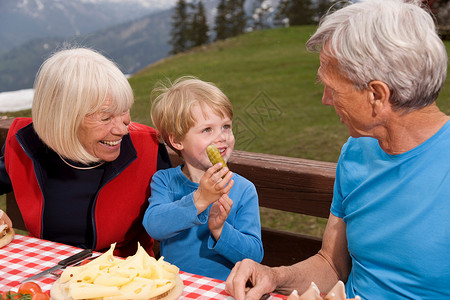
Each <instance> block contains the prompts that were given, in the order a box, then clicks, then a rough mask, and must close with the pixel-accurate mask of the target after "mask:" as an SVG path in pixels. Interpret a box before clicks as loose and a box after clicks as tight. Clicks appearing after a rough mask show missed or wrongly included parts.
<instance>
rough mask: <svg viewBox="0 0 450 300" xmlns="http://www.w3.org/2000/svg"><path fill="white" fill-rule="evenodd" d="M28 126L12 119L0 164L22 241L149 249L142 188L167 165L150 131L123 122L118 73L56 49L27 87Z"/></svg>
mask: <svg viewBox="0 0 450 300" xmlns="http://www.w3.org/2000/svg"><path fill="white" fill-rule="evenodd" d="M34 88H35V95H34V99H33V107H32V119H30V118H16V119H15V120H14V122H13V124H12V125H11V127H10V130H9V132H8V137H7V140H6V144H5V146H4V148H3V151H4V152H3V153H4V155H3V157H1V158H0V193H7V192H10V191H14V194H15V197H16V200H17V203H18V206H19V208H20V211H21V214H22V216H23V219H24V222H25V225H26V227H27V229H28V231H29V233H30V235H31V236H35V237H39V238H42V239H47V240H52V241H56V242H61V243H65V244H70V245H74V246H77V247H81V248H91V249H95V250H97V251H102V250H104V249H109V247H110V244H111V243H117V245H116V249H117V250H116V252H115V254H116V255H122V256H127V255H130V254H134V253H135V251H136V249H137V243H138V241H139V242H140V243H141V245H142V246H143V247H144V248H145V249H146V250H147V251H148V252H149V253H153V252H152V246H153V240H152V239H151V238H150V237H149V236H148V235H147V234H146V232H145V229H144V228H143V226H142V218H143V214H144V212H145V210H146V208H147V205H148V202H147V199H148V197H149V195H150V181H151V178H152V175H153V174H154V173H155V172H156V170H158V169H162V168H167V167H169V166H170V160H169V158H168V155H167V152H166V148H165V146H164V145H162V144H160V143H159V142H158V138H157V131H156V130H154V129H153V128H150V127H148V126H144V125H141V124H137V123H132V122H131V120H130V108H131V106H132V104H133V101H134V98H133V92H132V90H131V87H130V85H129V83H128V80H127V79H126V78H125V76H124V75H123V73H122V72H121V71H120V70H119V69H118V68H117V66H116V65H115V64H114V63H113V62H111V61H110V60H108V59H107V58H105V57H104V56H102V55H101V54H99V53H97V52H95V51H93V50H90V49H84V48H76V49H68V50H62V51H60V52H57V53H56V54H54V55H53V56H51V57H50V58H49V59H47V60H46V61H45V62H44V63H43V65H42V66H41V68H40V70H39V72H38V74H37V77H36V81H35V86H34Z"/></svg>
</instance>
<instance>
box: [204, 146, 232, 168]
mask: <svg viewBox="0 0 450 300" xmlns="http://www.w3.org/2000/svg"><path fill="white" fill-rule="evenodd" d="M206 154H208V158H209V160H210V161H211V163H212V164H213V166H214V165H215V164H217V163H222V168H225V167H227V164H226V163H225V160H224V159H223V157H222V155H220V152H219V149H217V147H216V146H215V145H209V146H208V147H206Z"/></svg>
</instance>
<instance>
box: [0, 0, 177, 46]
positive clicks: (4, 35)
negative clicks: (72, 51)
mask: <svg viewBox="0 0 450 300" xmlns="http://www.w3.org/2000/svg"><path fill="white" fill-rule="evenodd" d="M174 4H175V0H170V1H164V0H70V1H67V0H1V1H0V53H1V52H5V51H7V50H10V49H12V48H13V47H16V46H19V45H21V44H23V43H25V42H28V41H30V40H33V39H37V38H44V37H67V36H75V35H84V34H87V33H90V32H93V31H96V30H99V29H101V28H106V27H109V26H113V25H116V24H120V23H123V22H126V21H130V20H133V19H137V18H140V17H142V16H144V15H148V14H150V13H155V12H157V11H161V10H167V9H168V8H170V7H173V6H174Z"/></svg>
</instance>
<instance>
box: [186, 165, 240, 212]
mask: <svg viewBox="0 0 450 300" xmlns="http://www.w3.org/2000/svg"><path fill="white" fill-rule="evenodd" d="M222 177H223V178H222ZM231 177H233V172H231V171H230V170H229V169H228V168H222V164H221V163H218V164H215V165H214V166H212V167H211V168H209V169H208V170H206V172H205V174H203V176H202V178H201V179H200V183H199V186H198V189H197V190H196V191H195V192H194V204H195V207H197V213H198V214H200V213H201V212H203V211H204V210H205V209H206V208H207V207H208V206H209V205H210V204H211V203H214V202H216V201H217V200H218V199H219V198H220V197H221V196H222V195H223V194H228V193H229V192H230V189H231V187H232V186H233V183H234V181H233V180H231Z"/></svg>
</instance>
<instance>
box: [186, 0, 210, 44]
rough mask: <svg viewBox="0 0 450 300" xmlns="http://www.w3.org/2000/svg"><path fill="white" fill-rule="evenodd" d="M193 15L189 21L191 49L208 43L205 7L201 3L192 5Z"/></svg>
mask: <svg viewBox="0 0 450 300" xmlns="http://www.w3.org/2000/svg"><path fill="white" fill-rule="evenodd" d="M192 9H193V10H194V14H193V16H192V20H191V27H190V31H191V33H190V36H191V38H190V39H191V41H190V42H191V45H190V46H191V47H196V46H200V45H203V44H207V43H208V42H209V36H208V31H209V27H208V21H207V19H206V13H205V6H204V5H203V2H202V1H201V0H200V1H198V3H197V5H195V4H193V6H192Z"/></svg>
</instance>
